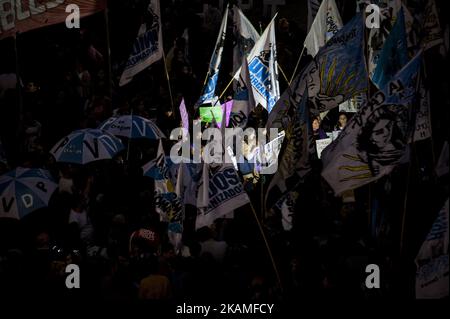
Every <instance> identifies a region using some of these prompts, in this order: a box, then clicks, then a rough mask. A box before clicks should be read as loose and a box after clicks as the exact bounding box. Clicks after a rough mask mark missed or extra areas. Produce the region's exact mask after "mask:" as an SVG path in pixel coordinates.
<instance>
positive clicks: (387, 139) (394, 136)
mask: <svg viewBox="0 0 450 319" xmlns="http://www.w3.org/2000/svg"><path fill="white" fill-rule="evenodd" d="M421 57H422V54H421V52H419V54H417V55H416V56H415V57H414V58H413V59H412V60H411V61H410V62H409V63H408V64H407V65H406V66H405V67H404V68H403V69H402V70H400V71H399V72H398V73H397V75H396V76H395V77H394V79H393V80H392V81H391V82H390V83H389V84H388V85H386V86H385V87H384V88H383V90H380V91H378V92H377V93H375V94H374V95H373V96H372V98H371V100H370V101H368V103H367V105H365V106H363V107H362V108H361V109H360V110H359V111H358V112H357V113H356V114H355V115H354V116H353V117H352V118H351V120H350V121H349V122H348V123H347V125H346V126H345V128H344V129H343V131H342V132H341V133H340V134H339V136H338V138H337V139H335V140H334V141H333V142H332V143H331V144H330V145H329V146H328V147H326V148H325V150H324V151H323V152H322V160H323V170H322V176H323V177H324V178H325V179H326V180H327V182H328V183H329V184H330V185H331V187H332V188H333V190H334V192H335V194H336V195H340V194H342V193H343V192H344V191H346V190H350V189H355V188H357V187H360V186H362V185H365V184H367V183H370V182H372V181H375V180H377V179H378V178H380V177H382V176H384V175H386V174H389V173H390V172H391V171H392V169H393V168H394V167H395V166H396V165H397V164H399V163H400V162H402V161H404V156H405V153H406V149H407V144H408V141H409V138H410V133H411V131H412V129H413V128H412V127H411V121H410V118H411V114H412V108H411V104H412V102H413V100H414V98H415V96H416V93H417V87H416V80H417V78H418V73H419V69H420V63H421Z"/></svg>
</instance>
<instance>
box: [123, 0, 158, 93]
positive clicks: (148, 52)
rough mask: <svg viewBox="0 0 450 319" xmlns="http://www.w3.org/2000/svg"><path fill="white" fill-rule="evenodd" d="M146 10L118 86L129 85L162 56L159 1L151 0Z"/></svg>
mask: <svg viewBox="0 0 450 319" xmlns="http://www.w3.org/2000/svg"><path fill="white" fill-rule="evenodd" d="M147 10H148V12H147V14H145V15H144V18H145V21H144V23H142V24H141V27H140V28H139V32H138V35H137V38H136V40H135V42H134V45H133V49H132V51H131V54H130V57H129V58H128V61H127V63H126V65H125V69H124V70H123V73H122V76H121V77H120V82H119V85H120V86H123V85H125V84H127V83H129V82H130V81H131V80H132V79H133V76H135V75H136V74H138V73H139V72H141V71H143V70H145V69H146V68H148V67H149V66H150V65H152V64H153V63H155V62H156V61H158V60H159V59H161V58H162V56H163V42H162V31H161V14H160V10H159V0H151V1H150V3H149V5H148V8H147Z"/></svg>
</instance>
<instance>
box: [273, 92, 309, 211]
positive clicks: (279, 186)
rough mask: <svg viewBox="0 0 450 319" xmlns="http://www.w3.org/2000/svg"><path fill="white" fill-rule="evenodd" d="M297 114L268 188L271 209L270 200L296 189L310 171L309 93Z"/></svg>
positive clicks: (288, 128) (286, 136) (303, 99)
mask: <svg viewBox="0 0 450 319" xmlns="http://www.w3.org/2000/svg"><path fill="white" fill-rule="evenodd" d="M294 112H295V114H294V115H293V118H292V120H291V122H290V123H289V125H288V126H287V130H286V132H285V138H284V139H285V140H286V142H285V143H286V145H285V148H284V150H283V149H282V151H281V155H280V159H279V161H278V170H277V171H276V173H275V175H274V176H273V178H272V180H271V181H270V184H269V186H268V188H267V193H266V203H267V207H268V208H271V204H272V203H271V202H270V200H271V199H273V198H280V196H281V195H282V194H285V193H286V192H287V191H288V190H290V189H292V188H293V187H295V186H296V185H297V184H298V182H299V180H300V181H301V180H302V179H303V178H304V177H305V176H306V174H307V173H308V172H309V171H310V168H311V167H310V163H309V147H310V137H311V132H310V123H309V122H310V121H309V109H308V93H307V90H306V89H305V92H304V94H303V96H302V99H301V102H300V105H299V106H298V107H297V108H295V109H294Z"/></svg>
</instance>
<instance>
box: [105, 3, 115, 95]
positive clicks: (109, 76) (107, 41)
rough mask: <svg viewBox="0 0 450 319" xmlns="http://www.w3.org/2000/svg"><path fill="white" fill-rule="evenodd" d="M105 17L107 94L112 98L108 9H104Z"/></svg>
mask: <svg viewBox="0 0 450 319" xmlns="http://www.w3.org/2000/svg"><path fill="white" fill-rule="evenodd" d="M104 16H105V30H106V51H107V52H106V53H107V55H108V93H109V97H110V98H112V82H113V80H112V68H111V41H110V35H109V17H108V16H109V15H108V7H106V8H105V11H104Z"/></svg>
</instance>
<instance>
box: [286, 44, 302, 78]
mask: <svg viewBox="0 0 450 319" xmlns="http://www.w3.org/2000/svg"><path fill="white" fill-rule="evenodd" d="M304 51H305V46H304V45H303V48H302V52H301V53H300V56H299V57H298V59H297V64H296V65H295V68H294V72H293V73H292V76H291V80H290V81H289V82H288V83H289V85H291V82H292V80H293V79H294V77H295V73H297V69H298V66H299V65H300V61H301V59H302V57H303V52H304Z"/></svg>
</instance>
